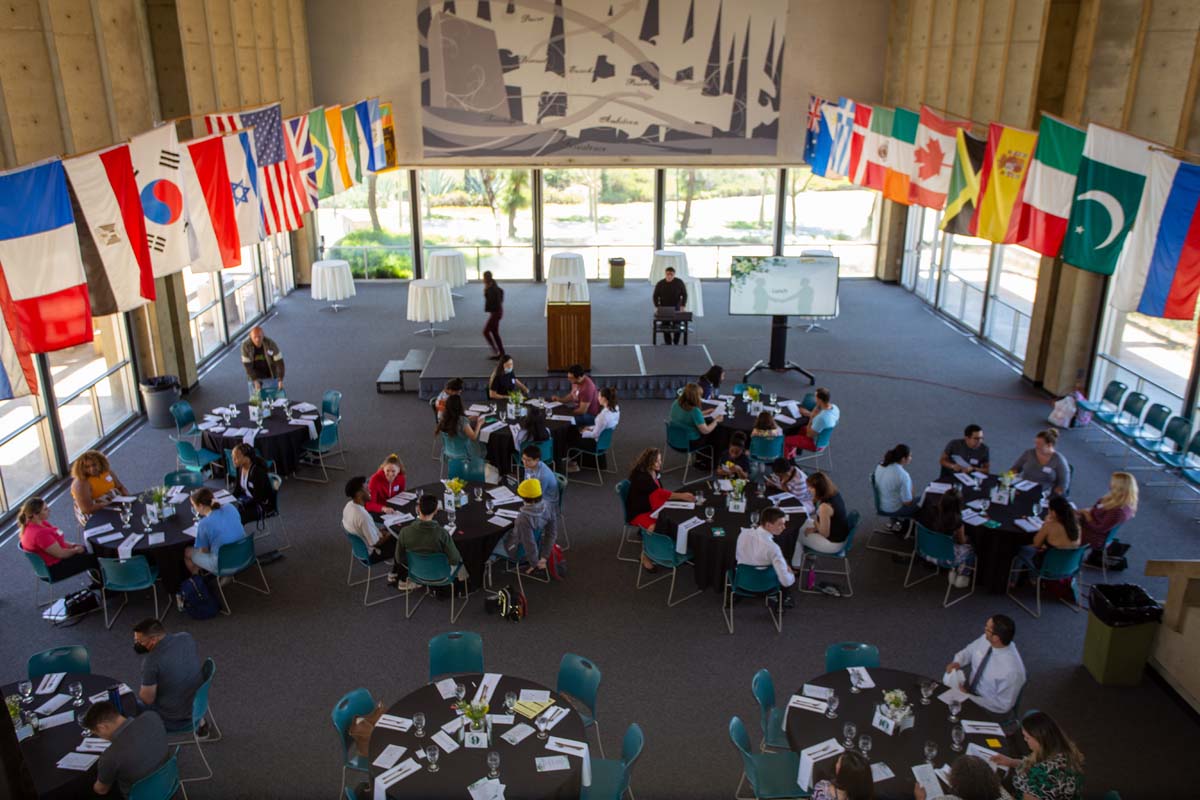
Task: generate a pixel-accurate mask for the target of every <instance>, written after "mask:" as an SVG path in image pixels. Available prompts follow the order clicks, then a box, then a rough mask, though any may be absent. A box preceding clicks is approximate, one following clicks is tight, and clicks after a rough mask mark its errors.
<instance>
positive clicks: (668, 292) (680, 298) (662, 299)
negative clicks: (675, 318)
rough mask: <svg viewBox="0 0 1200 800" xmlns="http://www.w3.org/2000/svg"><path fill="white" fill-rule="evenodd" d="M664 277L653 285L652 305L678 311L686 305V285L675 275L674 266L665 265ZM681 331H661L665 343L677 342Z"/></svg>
mask: <svg viewBox="0 0 1200 800" xmlns="http://www.w3.org/2000/svg"><path fill="white" fill-rule="evenodd" d="M665 275H666V277H664V278H663V279H662V280H661V281H659V282H658V283H656V284H655V285H654V305H655V306H656V307H657V306H661V307H663V308H673V309H675V310H676V311H679V310H680V309H682V308H683V307H684V306H686V305H687V287H686V286H685V285H684V283H683V281H681V280H679V279H678V278H676V277H675V268H674V267H667V269H666V272H665ZM681 335H682V332H681V331H678V330H677V331H674V332H671V333H666V332H664V333H663V342H664V343H665V344H679V337H680V336H681Z"/></svg>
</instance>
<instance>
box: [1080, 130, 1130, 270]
mask: <svg viewBox="0 0 1200 800" xmlns="http://www.w3.org/2000/svg"><path fill="white" fill-rule="evenodd" d="M1150 152H1151V151H1150V149H1149V148H1148V147H1147V145H1146V142H1145V141H1143V140H1141V139H1138V138H1136V137H1133V136H1129V135H1128V134H1125V133H1121V132H1119V131H1114V130H1111V129H1109V128H1104V127H1101V126H1099V125H1089V126H1088V131H1087V141H1086V142H1084V145H1083V159H1082V160H1081V161H1080V162H1079V176H1078V177H1077V178H1076V179H1075V200H1074V203H1073V204H1072V205H1071V216H1070V218H1069V219H1068V221H1067V235H1066V239H1065V240H1064V241H1063V261H1066V262H1067V263H1068V264H1071V265H1073V266H1076V267H1079V268H1080V269H1086V270H1089V271H1091V272H1099V273H1100V274H1101V275H1112V274H1113V270H1114V269H1116V266H1117V256H1119V255H1120V254H1121V246H1122V245H1123V244H1124V243H1125V236H1126V235H1127V234H1128V233H1129V229H1130V228H1131V227H1133V220H1134V217H1135V216H1137V209H1138V204H1139V203H1140V202H1141V200H1142V188H1143V187H1144V186H1145V185H1146V175H1148V174H1149V172H1150Z"/></svg>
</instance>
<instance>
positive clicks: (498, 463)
mask: <svg viewBox="0 0 1200 800" xmlns="http://www.w3.org/2000/svg"><path fill="white" fill-rule="evenodd" d="M562 410H563V406H558V407H557V408H555V409H553V410H552V411H550V412H548V414H547V416H549V414H554V413H557V412H559V411H562ZM563 416H565V414H564V415H563ZM496 419H497V418H496V417H495V416H491V415H489V416H488V423H489V424H490V423H491V422H495V421H496ZM511 424H513V420H511V419H509V420H508V425H511ZM508 425H506V426H505V427H503V428H500V429H499V430H495V431H492V433H491V435H490V437H489V438H488V443H487V445H485V447H486V448H487V460H488V461H489V462H490V463H491V464H493V465H494V466H495V467H496V469H498V470H499V471H500V474H501V475H508V474H509V473H510V472H512V459H513V455H514V454H515V453H516V452H517V449H516V447H514V446H513V435H512V430H511V429H510V428H509V427H508ZM546 428H547V429H548V430H549V431H550V438H551V439H553V440H554V461H555V466H556V467H557V468H558V471H559V472H562V471H563V470H562V462H563V459H564V458H565V457H566V455H567V448H568V447H570V446H571V445H572V444H574V442H575V423H574V422H567V421H566V420H561V419H547V420H546ZM526 444H529V443H528V442H526Z"/></svg>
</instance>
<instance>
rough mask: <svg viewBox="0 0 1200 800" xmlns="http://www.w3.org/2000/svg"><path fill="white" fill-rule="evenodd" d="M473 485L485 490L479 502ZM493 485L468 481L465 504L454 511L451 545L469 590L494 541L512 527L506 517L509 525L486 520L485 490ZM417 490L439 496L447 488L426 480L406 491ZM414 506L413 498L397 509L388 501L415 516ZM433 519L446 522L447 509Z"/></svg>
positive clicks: (511, 506)
mask: <svg viewBox="0 0 1200 800" xmlns="http://www.w3.org/2000/svg"><path fill="white" fill-rule="evenodd" d="M476 486H480V487H483V489H484V495H483V500H481V501H479V502H476V501H475V493H474V491H473V490H474V488H475V487H476ZM494 488H496V484H494V483H479V482H468V483H467V489H466V493H467V504H466V505H465V506H459V507H458V508H457V509H456V510H455V515H456V516H455V522H456V523H457V525H458V530H457V531H455V533H454V545H455V547H457V548H458V553H459V555H461V556H462V560H463V566H465V567H466V568H467V575H468V578H467V583H468V585H469V586H470V588H471V589H478V588H479V587H480V586H482V585H483V571H484V567H485V565H486V564H487V560H488V557H490V556H491V554H492V551H493V550H494V549H495V548H496V542H498V541H500V538H501V537H502V536H503V535H504V534H505V533H507V532H508V531H509V530H511V529H512V526H513V522H512V520H509V521H508V524H507V525H505V526H504V527H500V526H498V525H493V524H492V523H490V522H488V513H487V508H486V504H487V500H488V494H487V490H488V489H494ZM418 489H421V490H423V491H424V492H425V493H426V494H432V495H435V496H436V497H438V498H439V499H440V498H441V497H442V495H443V494H444V493H445V491H446V487H445V486H444V485H443V484H442V483H440V482H438V483H426V484H424V485H423V486H410V487H409V488H408V491H410V492H412V493H414V494H415V493H416V491H417V490H418ZM416 505H417V504H416V501H415V500H413V501H410V502H409V503H407V504H406V505H403V506H400V507H399V508H396V507H395V506H390V504H389V507H390V508H395V510H397V511H406V512H408V513H409V514H412V515H413V516H414V517H415V516H416V515H417V508H416ZM520 507H521V506H520V505H519V504H517V503H511V504H509V505H507V506H499V508H508V509H513V510H516V509H519V508H520ZM434 519H436V520H437V521H438V523H439V524H441V525H445V524H446V522H447V516H446V510H445V509H442V510H441V511H439V512H438V513H437V516H436V517H434ZM411 524H412V523H411V522H403V523H401V524H399V525H395V526H393V527H392V528H391V530H392V532H393V533H396V532H399V530H400V529H401V528H403V527H404V526H405V525H411Z"/></svg>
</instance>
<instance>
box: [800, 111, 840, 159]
mask: <svg viewBox="0 0 1200 800" xmlns="http://www.w3.org/2000/svg"><path fill="white" fill-rule="evenodd" d="M808 113H809V119H808V129H807V130H806V131H805V134H804V160H805V161H806V162H807V163H808V165H809V166H810V167H812V171H813V174H814V175H820V176H821V177H824V176H825V173H826V172H827V171H828V169H829V156H830V153H831V151H832V150H833V132H834V129H835V127H836V126H837V106H836V105H834V104H833V103H830V102H829V101H828V100H822V99H821V98H819V97H814V98H812V100H811V101H810V102H809V106H808ZM814 113H815V119H814V116H813V115H814Z"/></svg>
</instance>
